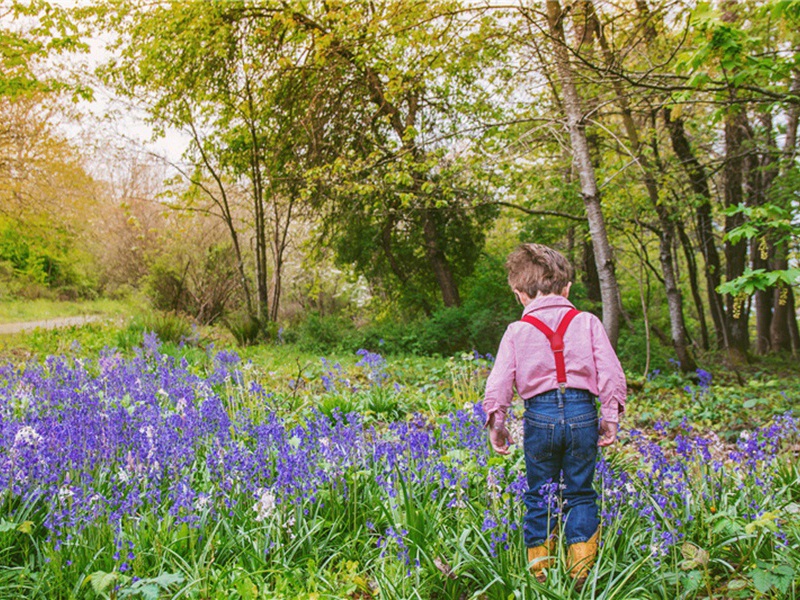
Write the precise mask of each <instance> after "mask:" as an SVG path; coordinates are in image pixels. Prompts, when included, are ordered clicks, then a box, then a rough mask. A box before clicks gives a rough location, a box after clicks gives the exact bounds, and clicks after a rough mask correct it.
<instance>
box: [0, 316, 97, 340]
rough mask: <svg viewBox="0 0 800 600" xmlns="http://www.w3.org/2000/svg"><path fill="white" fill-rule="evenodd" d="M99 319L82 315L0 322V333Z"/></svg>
mask: <svg viewBox="0 0 800 600" xmlns="http://www.w3.org/2000/svg"><path fill="white" fill-rule="evenodd" d="M98 319H100V317H99V316H98V315H83V316H80V317H61V318H58V319H45V320H44V321H26V322H24V323H0V335H8V334H11V333H20V332H22V331H32V330H34V329H57V328H59V327H71V326H73V325H78V326H80V325H86V323H91V322H92V321H97V320H98Z"/></svg>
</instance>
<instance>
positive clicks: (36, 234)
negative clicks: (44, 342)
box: [0, 217, 97, 299]
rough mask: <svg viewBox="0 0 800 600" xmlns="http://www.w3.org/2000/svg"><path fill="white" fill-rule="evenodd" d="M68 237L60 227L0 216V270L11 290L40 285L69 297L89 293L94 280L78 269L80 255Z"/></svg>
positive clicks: (17, 290) (64, 229) (66, 231)
mask: <svg viewBox="0 0 800 600" xmlns="http://www.w3.org/2000/svg"><path fill="white" fill-rule="evenodd" d="M71 240H72V235H71V232H69V231H68V230H67V229H66V228H63V227H55V226H52V225H50V224H46V225H44V226H36V227H34V226H32V225H31V224H30V223H28V224H25V225H23V224H22V223H20V222H19V221H16V220H12V219H8V218H5V217H2V218H0V271H2V270H4V271H5V278H7V282H8V285H9V287H10V288H11V290H12V291H14V292H16V293H22V294H24V293H25V290H26V289H29V290H30V289H35V286H40V287H41V288H44V289H49V290H53V291H60V292H62V294H63V295H66V296H72V299H74V298H76V297H81V296H83V297H87V296H91V295H92V294H93V293H94V289H95V288H96V286H97V281H96V280H95V279H93V278H92V277H91V276H89V274H88V273H82V272H81V266H82V265H81V264H80V259H81V258H82V257H80V254H79V253H78V252H76V251H75V249H74V248H73V247H72V243H71ZM84 260H85V257H84ZM3 266H5V269H2V267H3ZM31 286H33V287H31ZM29 293H30V292H29Z"/></svg>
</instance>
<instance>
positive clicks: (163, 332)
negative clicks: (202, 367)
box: [116, 311, 196, 349]
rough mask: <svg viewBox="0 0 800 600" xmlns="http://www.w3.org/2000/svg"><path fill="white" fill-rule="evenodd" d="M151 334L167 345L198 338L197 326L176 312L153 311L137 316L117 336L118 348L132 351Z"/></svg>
mask: <svg viewBox="0 0 800 600" xmlns="http://www.w3.org/2000/svg"><path fill="white" fill-rule="evenodd" d="M147 333H151V334H155V335H156V336H158V339H159V340H160V341H162V342H165V343H171V344H181V343H186V342H191V341H192V340H193V339H195V338H196V331H195V326H194V325H192V323H191V322H190V321H188V320H187V319H186V318H185V317H183V316H181V315H179V314H178V313H174V312H167V311H152V312H147V313H143V314H141V315H137V316H135V317H134V318H133V319H131V321H130V322H129V323H128V324H127V326H126V327H125V328H124V329H122V330H120V332H119V333H118V334H117V337H116V342H117V346H118V347H120V348H123V349H130V348H133V347H135V346H139V345H141V343H142V338H143V336H144V335H145V334H147Z"/></svg>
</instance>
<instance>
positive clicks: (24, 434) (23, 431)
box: [14, 425, 42, 448]
mask: <svg viewBox="0 0 800 600" xmlns="http://www.w3.org/2000/svg"><path fill="white" fill-rule="evenodd" d="M41 440H42V436H40V435H39V434H38V433H36V430H35V429H34V428H33V427H31V426H30V425H25V426H24V427H21V428H20V430H19V431H17V435H15V436H14V445H15V446H31V447H32V448H35V447H36V446H38V445H39V442H40V441H41Z"/></svg>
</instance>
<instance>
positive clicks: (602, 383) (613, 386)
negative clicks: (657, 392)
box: [591, 317, 628, 424]
mask: <svg viewBox="0 0 800 600" xmlns="http://www.w3.org/2000/svg"><path fill="white" fill-rule="evenodd" d="M591 332H592V354H593V355H594V364H595V368H596V369H597V388H598V392H599V395H600V416H601V417H602V418H603V422H604V423H609V424H610V423H614V424H617V423H619V417H620V415H621V414H622V413H624V412H625V400H626V398H627V395H628V383H627V381H626V380H625V373H624V372H623V370H622V365H621V364H620V362H619V358H617V353H616V352H614V348H613V347H612V346H611V342H610V341H609V339H608V336H607V335H606V330H605V329H604V328H603V324H602V322H601V321H600V319H598V318H597V317H593V318H592V319H591Z"/></svg>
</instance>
